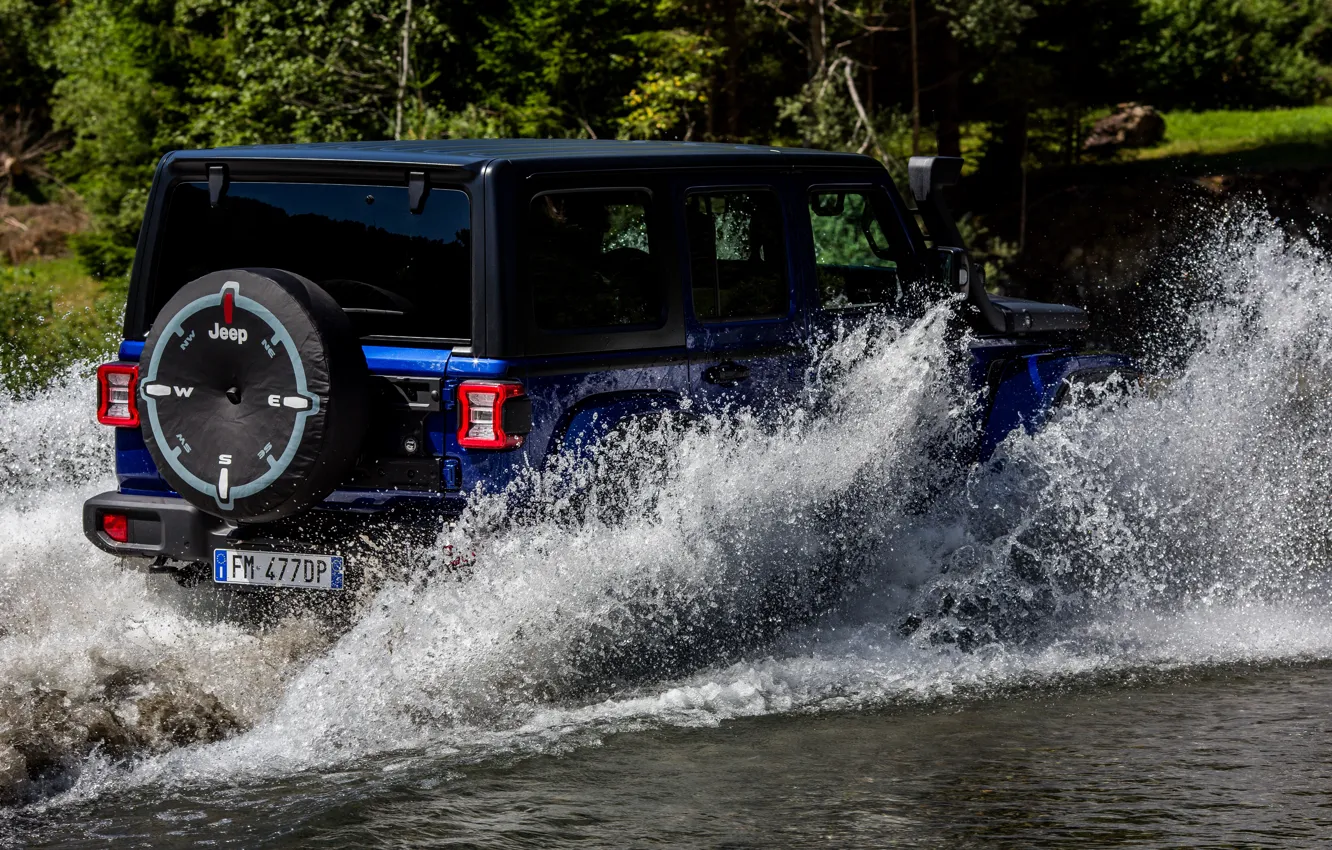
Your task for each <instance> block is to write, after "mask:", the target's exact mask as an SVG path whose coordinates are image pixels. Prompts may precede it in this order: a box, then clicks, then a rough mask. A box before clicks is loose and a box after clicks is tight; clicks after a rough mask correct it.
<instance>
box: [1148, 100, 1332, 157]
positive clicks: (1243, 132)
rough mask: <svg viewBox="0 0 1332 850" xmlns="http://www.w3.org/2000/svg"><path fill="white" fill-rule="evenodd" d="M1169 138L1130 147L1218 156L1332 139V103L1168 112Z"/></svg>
mask: <svg viewBox="0 0 1332 850" xmlns="http://www.w3.org/2000/svg"><path fill="white" fill-rule="evenodd" d="M1163 115H1164V117H1165V122H1166V135H1165V140H1164V141H1162V142H1161V144H1159V145H1156V146H1154V147H1150V148H1142V149H1140V150H1136V151H1129V152H1127V153H1128V154H1129V156H1130V157H1131V158H1133V159H1165V158H1169V157H1180V156H1197V155H1202V156H1213V155H1218V154H1229V153H1238V152H1241V151H1249V150H1256V149H1258V148H1263V147H1269V146H1273V145H1309V144H1314V145H1319V144H1332V106H1306V107H1302V108H1299V109H1264V110H1260V111H1254V112H1241V111H1231V110H1216V111H1211V112H1166V113H1163Z"/></svg>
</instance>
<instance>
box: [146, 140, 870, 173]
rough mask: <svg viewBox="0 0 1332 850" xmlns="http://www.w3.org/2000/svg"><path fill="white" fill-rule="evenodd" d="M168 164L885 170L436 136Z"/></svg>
mask: <svg viewBox="0 0 1332 850" xmlns="http://www.w3.org/2000/svg"><path fill="white" fill-rule="evenodd" d="M169 157H170V159H173V160H178V159H186V160H199V159H286V160H305V161H309V162H320V161H323V162H366V163H381V164H401V165H427V166H443V167H455V168H466V169H477V168H480V167H481V166H483V165H484V164H486V163H487V162H491V161H494V160H512V161H515V162H522V163H523V164H524V165H525V166H526V167H527V168H528V169H529V170H533V171H538V170H541V166H543V165H549V166H550V167H551V168H554V169H557V170H568V169H571V168H572V169H584V168H586V169H596V168H644V167H657V168H669V167H726V166H735V167H746V168H752V167H756V166H770V165H776V166H784V167H792V166H811V167H820V166H821V167H841V168H882V167H883V166H882V165H881V164H880V163H879V161H878V160H876V159H874V158H872V157H869V156H864V155H862V154H854V153H835V152H832V151H820V150H809V149H805V148H775V147H768V146H764V145H732V144H720V143H712V142H661V141H620V140H613V139H439V140H427V141H414V142H320V143H310V144H299V145H244V146H236V147H224V148H212V149H209V150H192V151H175V152H173V153H172V154H170V155H169Z"/></svg>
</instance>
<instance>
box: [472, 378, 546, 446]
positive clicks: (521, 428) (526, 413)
mask: <svg viewBox="0 0 1332 850" xmlns="http://www.w3.org/2000/svg"><path fill="white" fill-rule="evenodd" d="M458 406H459V412H458V445H460V446H462V447H463V448H465V449H513V448H517V447H518V446H521V445H522V444H523V438H524V437H525V436H527V434H528V433H530V432H531V430H532V401H531V399H529V398H528V397H527V393H526V392H525V391H524V390H523V385H522V384H518V383H512V382H507V381H464V382H463V383H462V384H461V385H460V386H459V387H458Z"/></svg>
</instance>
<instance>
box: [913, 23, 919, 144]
mask: <svg viewBox="0 0 1332 850" xmlns="http://www.w3.org/2000/svg"><path fill="white" fill-rule="evenodd" d="M917 42H918V37H917V34H916V0H911V153H912V154H918V153H920V49H919V47H918V44H917Z"/></svg>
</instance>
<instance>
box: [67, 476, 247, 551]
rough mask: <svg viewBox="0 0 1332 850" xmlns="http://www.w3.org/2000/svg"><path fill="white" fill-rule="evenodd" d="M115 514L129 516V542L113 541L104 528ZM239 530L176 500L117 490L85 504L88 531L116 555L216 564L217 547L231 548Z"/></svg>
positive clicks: (97, 541) (84, 527)
mask: <svg viewBox="0 0 1332 850" xmlns="http://www.w3.org/2000/svg"><path fill="white" fill-rule="evenodd" d="M109 513H116V514H124V515H125V516H127V517H129V542H127V543H120V542H117V541H115V540H112V539H111V537H110V535H108V534H107V533H106V532H105V531H103V530H102V517H103V516H104V515H105V514H109ZM236 531H237V528H236V526H235V525H234V524H233V523H229V522H226V521H225V520H220V519H218V518H216V517H211V516H209V515H207V514H205V513H204V512H203V511H201V510H199V509H198V508H196V507H194V506H193V505H191V504H190V503H188V502H186V501H185V500H184V499H180V498H176V497H174V496H130V495H125V494H123V493H118V492H116V491H114V490H112V491H111V492H109V493H101V494H99V495H96V496H93V497H92V498H91V499H89V500H88V501H86V502H84V503H83V533H84V534H85V535H86V536H87V537H88V539H89V540H91V541H92V542H93V545H95V546H97V548H99V549H102V550H103V551H106V552H110V553H111V554H113V555H127V556H130V557H139V558H163V557H165V558H168V559H172V560H177V561H186V562H193V561H210V560H211V559H212V557H213V549H219V548H226V546H227V545H228V542H229V541H232V539H233V536H234V535H235V534H236Z"/></svg>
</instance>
